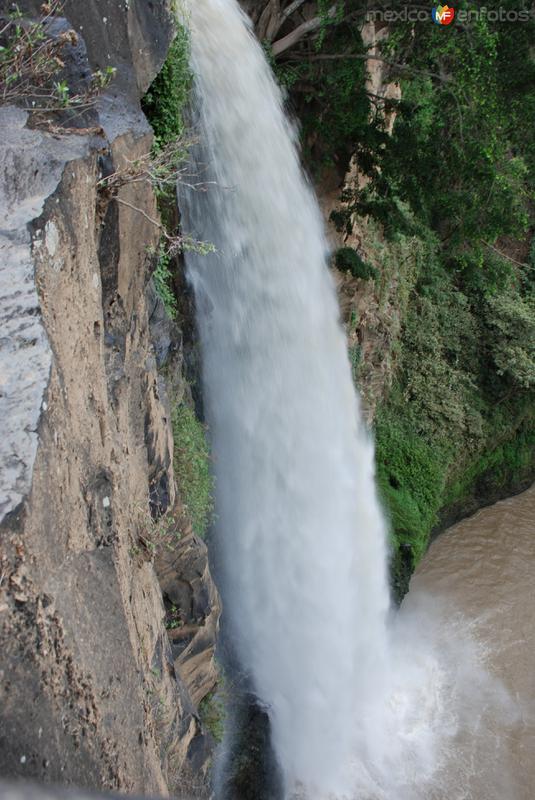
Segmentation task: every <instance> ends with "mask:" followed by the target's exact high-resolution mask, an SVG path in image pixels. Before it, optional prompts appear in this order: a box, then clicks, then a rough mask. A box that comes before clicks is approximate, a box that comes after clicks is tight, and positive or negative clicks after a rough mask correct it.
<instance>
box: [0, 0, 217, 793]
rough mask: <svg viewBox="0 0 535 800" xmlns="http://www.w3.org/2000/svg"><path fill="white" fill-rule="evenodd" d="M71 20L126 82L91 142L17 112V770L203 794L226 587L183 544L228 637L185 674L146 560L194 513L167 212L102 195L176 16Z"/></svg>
mask: <svg viewBox="0 0 535 800" xmlns="http://www.w3.org/2000/svg"><path fill="white" fill-rule="evenodd" d="M3 5H4V4H3V3H0V10H1V8H2V6H3ZM20 5H21V6H22V7H23V10H24V11H25V12H27V13H31V12H32V11H37V9H38V7H39V6H40V5H41V4H40V3H32V2H27V3H24V2H23V3H21V4H20ZM64 13H65V14H66V16H67V17H68V22H69V25H71V26H72V27H73V28H74V29H75V30H76V31H77V33H78V34H79V37H80V38H79V46H78V51H77V54H74V55H76V58H74V57H73V60H72V64H73V69H78V70H82V71H84V70H85V71H92V70H95V69H96V68H98V67H101V66H107V65H112V66H114V67H116V68H117V76H116V80H115V81H114V82H113V84H112V85H111V86H110V88H109V89H107V90H106V91H105V93H104V94H103V95H102V96H101V97H100V98H99V100H98V103H97V106H96V108H95V109H94V110H92V112H91V114H92V119H91V127H90V128H84V129H80V128H78V129H74V128H68V129H51V128H50V129H48V130H47V129H45V128H43V127H39V128H32V127H30V126H29V117H28V113H27V111H25V110H22V109H20V108H15V107H3V108H0V127H1V130H2V137H1V140H0V163H1V172H0V258H1V262H0V325H1V330H2V336H1V339H0V418H1V419H2V429H3V435H2V437H1V441H0V775H3V776H7V777H26V778H34V779H39V780H42V781H47V782H55V783H61V784H76V785H79V786H85V787H92V788H99V789H112V790H120V791H124V792H129V793H142V794H167V793H168V792H169V791H172V792H174V793H175V794H180V793H186V794H188V795H189V796H191V795H192V793H195V794H196V795H200V794H202V792H203V791H205V789H206V787H205V786H204V779H203V776H204V774H205V772H206V769H207V763H208V759H209V756H210V743H209V738H207V737H206V736H205V734H204V732H203V730H202V726H201V723H200V720H199V717H198V714H197V709H196V704H197V703H198V702H199V700H200V699H202V697H203V696H204V694H206V693H207V692H208V691H210V690H211V689H212V688H213V685H214V682H215V680H216V675H215V668H214V664H213V650H214V641H215V633H216V628H217V619H218V614H219V604H218V598H217V592H216V590H215V587H214V586H213V583H212V581H211V577H210V574H209V570H208V565H207V558H206V551H205V548H204V546H203V544H202V543H201V542H198V541H195V540H193V541H189V542H188V544H187V545H186V544H184V545H180V547H181V550H180V551H177V552H176V553H174V554H173V555H174V562H173V566H172V570H170V569H169V570H168V571H167V574H166V592H167V593H172V592H173V585H174V582H177V586H178V585H181V584H180V581H185V582H187V583H188V584H190V583H191V582H192V580H193V578H192V574H191V571H192V569H193V568H194V569H195V570H196V572H197V573H199V575H198V577H197V578H196V581H197V583H198V587H197V588H196V589H195V592H196V593H197V594H199V593H200V594H203V597H204V601H203V602H204V610H203V613H204V616H205V618H206V619H207V620H209V624H206V625H204V626H203V631H202V637H195V636H192V641H191V642H190V643H189V645H188V650H189V651H190V656H189V657H186V655H187V654H186V652H185V653H184V654H183V656H182V660H181V662H180V664H179V670H178V672H177V669H176V664H175V662H174V656H173V652H172V649H171V644H170V642H169V637H168V634H167V631H166V629H165V626H164V614H165V610H164V605H163V599H162V588H161V586H160V584H159V581H158V577H157V574H156V571H155V569H154V563H153V557H152V556H151V555H147V556H146V557H143V556H142V555H141V556H140V548H139V539H140V537H141V538H142V539H144V540H146V539H147V538H149V537H150V531H151V526H153V525H154V518H153V517H154V516H157V515H158V514H161V513H162V512H165V511H166V509H167V508H168V507H171V506H172V505H173V504H174V503H175V489H174V474H173V466H172V462H173V459H172V454H173V442H172V435H171V429H170V422H169V413H168V410H167V407H166V401H165V396H164V395H165V387H164V384H163V382H162V380H161V379H160V378H159V376H158V373H157V364H156V356H155V351H154V347H153V344H152V341H151V335H150V329H149V313H150V312H151V311H152V310H153V306H154V302H153V298H151V300H150V307H149V303H148V302H147V299H146V293H147V286H148V283H149V279H150V266H151V258H150V257H149V250H150V248H154V247H156V245H157V243H158V239H159V230H158V227H157V226H156V225H155V224H154V223H153V222H152V221H151V220H154V218H157V209H156V200H155V196H154V193H153V191H152V189H151V187H150V185H149V184H148V183H147V182H145V183H140V182H137V183H135V182H133V183H131V184H127V185H125V186H123V187H122V188H121V189H120V190H119V195H118V200H115V199H113V198H109V197H108V198H106V197H103V196H102V192H100V191H99V187H98V181H99V179H100V178H101V176H102V174H103V173H105V174H107V173H109V172H110V171H112V170H117V169H120V168H121V166H123V165H125V164H126V163H127V162H128V161H132V160H135V159H136V158H139V157H140V156H142V155H144V154H145V153H147V152H148V151H149V149H150V146H151V141H152V133H151V130H150V127H149V126H148V124H147V122H146V120H145V118H144V116H143V114H142V112H141V109H140V95H141V94H142V93H143V92H144V91H145V90H146V89H147V87H148V85H149V84H150V82H151V81H152V80H153V78H154V77H155V75H156V73H157V71H158V69H159V68H160V67H161V64H162V63H163V60H164V58H165V55H166V52H167V48H168V46H169V42H170V41H171V38H172V19H171V17H170V15H169V12H168V10H166V7H165V4H163V3H158V4H153V3H146V2H144V0H138V1H137V2H133V0H130V2H126V3H124V4H123V3H115V2H107V0H88V2H86V3H78V2H74V0H73V1H72V2H69V1H68V2H67V3H66V4H65V11H64ZM86 52H87V58H88V60H87V61H86V62H85V63H84V61H83V59H85V58H86ZM101 62H102V63H101ZM75 79H76V76H75V75H74V76H73V80H75ZM149 497H150V498H151V500H152V503H151V506H150V508H151V509H152V512H153V516H151V513H150V511H149ZM193 562H194V567H192V563H193ZM177 592H178V594H180V591H179V590H178V589H177ZM180 596H181V595H180ZM188 613H190V608H188ZM199 619H200V616H199V615H198V619H196V621H195V622H196V624H198V623H199ZM193 648H194V654H193V655H192V653H191V651H192V649H193ZM184 664H185V666H184V674H183V675H182V668H183V665H184ZM193 775H195V776H197V777H196V785H195V786H193V783H192V779H191V776H193ZM193 790H195V791H194V792H193Z"/></svg>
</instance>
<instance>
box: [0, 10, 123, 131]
mask: <svg viewBox="0 0 535 800" xmlns="http://www.w3.org/2000/svg"><path fill="white" fill-rule="evenodd" d="M60 12H61V3H59V2H52V3H44V4H43V6H42V8H41V12H40V14H39V16H38V18H37V19H35V20H31V19H26V18H25V17H24V15H23V14H22V12H21V11H20V9H19V8H18V6H17V5H16V4H14V5H13V10H12V11H11V12H10V13H9V14H1V13H0V104H9V103H12V104H15V105H22V106H24V107H25V108H27V109H28V110H29V111H31V112H32V114H33V115H34V118H35V117H36V116H37V115H40V116H41V117H46V118H49V117H50V115H51V114H54V113H55V112H64V111H65V110H69V109H71V110H75V111H76V112H77V114H79V113H80V112H83V111H84V110H85V109H87V108H89V107H90V106H91V105H93V104H94V103H95V101H96V99H97V96H98V94H99V93H100V92H101V91H102V90H103V89H105V88H106V86H107V85H108V84H109V82H110V81H111V80H112V78H113V77H114V75H115V69H114V68H113V67H107V68H106V69H105V70H104V71H102V70H97V71H96V72H94V73H93V74H92V75H91V77H90V79H89V81H88V83H87V85H86V87H85V89H84V90H83V91H82V92H79V93H77V94H72V92H71V87H70V86H69V84H68V83H67V81H66V80H65V78H64V67H65V62H64V58H65V51H66V50H67V49H68V48H69V47H75V46H76V45H77V43H78V35H77V33H76V32H75V31H74V30H66V31H63V32H62V33H60V34H59V36H55V37H54V36H50V35H49V34H48V33H47V25H48V23H49V22H50V21H51V19H52V18H53V17H54V16H55V15H60Z"/></svg>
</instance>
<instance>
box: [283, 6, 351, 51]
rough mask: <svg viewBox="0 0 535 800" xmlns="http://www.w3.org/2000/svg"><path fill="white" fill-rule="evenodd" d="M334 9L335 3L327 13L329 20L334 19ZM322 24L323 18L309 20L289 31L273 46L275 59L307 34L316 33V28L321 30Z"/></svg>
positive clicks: (335, 7)
mask: <svg viewBox="0 0 535 800" xmlns="http://www.w3.org/2000/svg"><path fill="white" fill-rule="evenodd" d="M336 9H337V6H336V3H335V4H334V5H332V6H331V7H330V9H329V11H328V12H327V16H328V17H329V18H332V17H334V15H335V14H336ZM323 22H324V17H314V18H313V19H309V20H307V21H306V22H303V23H302V24H301V25H298V26H297V28H295V30H293V31H291V32H290V33H288V34H287V35H286V36H283V38H282V39H279V40H278V41H277V42H275V43H274V44H273V47H272V53H273V55H274V56H275V58H276V57H277V56H280V55H281V53H284V52H285V51H286V50H289V49H290V48H291V47H293V46H294V45H296V44H297V42H299V41H300V40H301V39H302V38H303V37H304V36H307V34H309V33H312V32H313V31H317V30H318V28H321V26H322V23H323Z"/></svg>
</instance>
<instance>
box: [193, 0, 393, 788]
mask: <svg viewBox="0 0 535 800" xmlns="http://www.w3.org/2000/svg"><path fill="white" fill-rule="evenodd" d="M188 15H189V19H188V25H189V27H190V31H191V58H192V67H193V71H194V75H195V92H196V98H197V102H198V106H199V109H200V119H199V128H200V131H199V137H200V140H201V141H202V144H203V149H204V158H205V162H206V164H205V166H204V167H203V168H202V169H204V173H203V175H204V179H205V180H209V181H210V182H213V183H214V184H215V185H211V186H210V187H209V189H208V191H206V192H194V193H192V194H190V195H189V196H188V198H187V206H188V211H187V214H188V230H190V231H192V232H193V233H194V234H195V236H198V237H199V238H201V239H203V240H207V241H210V242H212V243H213V244H214V245H215V248H216V251H217V252H216V253H214V254H212V255H208V256H202V257H197V256H195V254H189V255H188V258H187V266H188V271H189V277H190V280H191V281H192V283H193V286H194V290H195V296H196V303H197V309H198V324H199V331H200V337H201V343H202V352H203V371H204V385H205V399H206V414H207V419H208V422H209V427H210V431H211V438H212V446H213V453H214V470H215V486H216V510H217V523H216V536H217V539H218V543H219V550H220V551H221V553H222V561H223V578H222V585H221V591H222V595H223V603H224V609H225V613H226V614H227V615H228V617H229V619H230V625H231V627H232V630H233V633H234V636H235V639H236V645H237V648H238V654H239V657H240V660H241V663H242V665H243V666H244V668H245V669H246V670H247V671H248V672H249V674H250V675H251V678H252V680H253V683H254V687H255V689H256V692H257V693H258V696H259V698H260V699H261V700H262V701H263V702H264V703H265V704H266V706H267V707H268V709H269V715H270V719H271V725H272V735H273V744H274V748H275V752H276V756H277V758H278V761H279V762H280V765H281V768H282V772H283V775H284V778H285V782H286V785H287V786H288V787H291V786H293V785H294V784H302V785H303V786H305V787H306V788H311V787H313V789H314V790H315V791H322V792H336V793H343V792H344V791H345V790H346V789H347V786H346V785H345V782H344V775H345V773H346V771H347V766H348V764H349V762H350V758H351V754H352V753H353V752H354V749H355V746H356V742H355V730H354V716H353V715H356V714H362V712H363V709H364V707H365V705H366V702H367V698H368V697H369V696H370V693H373V691H374V683H375V681H376V680H377V676H378V675H379V674H380V673H381V669H382V663H383V661H384V653H385V616H386V613H387V610H388V607H389V595H388V588H387V581H386V570H385V563H386V545H385V541H386V540H385V532H384V525H383V519H382V515H381V511H380V508H379V506H378V502H377V499H376V494H375V488H374V464H373V448H372V445H371V443H370V441H369V438H368V434H367V432H366V430H365V427H364V424H363V421H362V416H361V413H360V410H359V403H358V399H357V397H356V394H355V390H354V388H353V385H352V379H351V371H350V366H349V363H348V357H347V350H346V341H345V336H344V332H343V330H342V327H341V324H340V321H339V310H338V306H337V301H336V296H335V291H334V286H333V281H332V279H331V276H330V274H329V271H328V268H327V264H326V258H327V250H328V248H327V244H326V240H325V237H324V233H323V224H322V220H321V218H320V212H319V209H318V205H317V202H316V200H315V197H314V195H313V192H312V190H311V188H310V186H309V185H308V184H307V182H306V180H305V178H304V176H303V173H302V171H301V167H300V163H299V159H298V155H297V151H296V146H295V141H294V139H295V136H294V131H293V130H292V128H291V126H290V124H289V122H288V121H287V119H286V118H285V115H284V112H283V107H282V97H281V93H280V91H279V89H278V88H277V86H276V84H275V82H274V79H273V77H272V75H271V71H270V68H269V65H268V63H267V62H266V60H265V58H264V54H263V52H262V49H261V47H260V46H259V44H258V43H257V42H256V41H255V39H254V37H253V35H252V33H251V31H250V28H249V25H248V23H247V21H246V18H245V16H244V15H243V14H242V12H241V11H240V9H239V8H238V5H237V3H236V2H235V0H194V1H193V2H192V3H191V5H190V8H189V12H188Z"/></svg>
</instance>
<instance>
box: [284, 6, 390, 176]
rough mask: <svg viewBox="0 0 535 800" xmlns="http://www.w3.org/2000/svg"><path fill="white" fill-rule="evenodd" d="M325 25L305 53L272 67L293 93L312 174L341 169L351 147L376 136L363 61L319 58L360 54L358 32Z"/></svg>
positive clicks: (330, 22)
mask: <svg viewBox="0 0 535 800" xmlns="http://www.w3.org/2000/svg"><path fill="white" fill-rule="evenodd" d="M329 5H330V4H329ZM324 20H325V24H324V25H323V27H322V28H321V30H320V34H319V35H318V38H317V39H316V40H315V41H314V42H311V43H310V44H309V46H308V48H306V49H302V50H299V51H298V52H291V53H290V54H289V55H288V56H287V57H285V58H284V59H283V60H281V61H278V62H276V63H275V65H274V66H275V74H276V76H277V78H278V80H279V82H280V83H281V85H282V86H283V87H285V88H286V89H287V90H289V91H290V92H291V94H292V98H293V100H294V103H295V106H296V109H297V111H298V114H299V119H300V121H301V125H302V141H303V145H304V147H305V152H306V154H307V159H308V161H309V164H310V166H311V167H312V169H313V171H315V172H317V171H318V169H319V168H320V167H321V166H323V165H324V164H328V165H330V164H336V163H340V164H342V165H345V164H346V163H347V161H348V160H349V158H350V157H351V154H352V152H353V150H352V148H353V146H354V142H356V141H360V140H363V139H367V138H368V137H369V136H370V135H374V136H375V131H373V130H372V129H370V126H369V125H368V117H369V113H370V103H369V99H368V96H367V94H366V91H365V88H364V79H365V67H364V62H363V61H362V60H356V61H355V60H352V59H351V58H347V59H329V58H325V59H324V58H322V56H323V55H325V56H328V54H329V53H339V52H346V53H348V54H362V53H363V52H364V48H363V45H362V39H361V37H360V33H359V31H358V28H357V26H355V25H354V24H351V23H348V24H345V23H341V22H340V18H339V17H335V18H328V17H325V16H324Z"/></svg>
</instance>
